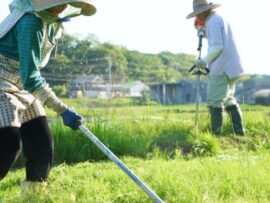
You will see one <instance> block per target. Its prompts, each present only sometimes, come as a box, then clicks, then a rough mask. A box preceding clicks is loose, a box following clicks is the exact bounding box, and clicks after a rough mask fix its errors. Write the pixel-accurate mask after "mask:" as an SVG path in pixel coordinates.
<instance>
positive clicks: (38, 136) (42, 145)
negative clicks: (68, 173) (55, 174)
mask: <svg viewBox="0 0 270 203" xmlns="http://www.w3.org/2000/svg"><path fill="white" fill-rule="evenodd" d="M21 145H22V148H23V154H24V156H25V158H26V180H28V181H46V180H47V178H48V175H49V172H50V169H51V166H52V154H53V139H52V135H51V131H50V129H49V126H48V122H47V119H46V117H39V118H36V119H34V120H31V121H29V122H27V123H25V124H23V125H22V126H21V127H20V128H16V127H8V128H0V180H2V179H3V178H4V177H5V176H6V174H7V173H8V171H9V170H10V168H11V166H12V164H13V163H14V162H15V161H16V159H17V157H18V155H19V153H20V149H21Z"/></svg>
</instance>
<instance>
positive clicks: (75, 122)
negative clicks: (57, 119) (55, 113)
mask: <svg viewBox="0 0 270 203" xmlns="http://www.w3.org/2000/svg"><path fill="white" fill-rule="evenodd" d="M61 116H62V119H63V122H64V125H65V126H68V127H70V128H71V129H73V130H77V129H78V128H79V126H80V124H81V123H82V117H81V116H79V115H78V114H77V113H76V112H75V111H73V110H71V109H69V108H68V109H66V110H65V111H64V112H63V113H62V114H61Z"/></svg>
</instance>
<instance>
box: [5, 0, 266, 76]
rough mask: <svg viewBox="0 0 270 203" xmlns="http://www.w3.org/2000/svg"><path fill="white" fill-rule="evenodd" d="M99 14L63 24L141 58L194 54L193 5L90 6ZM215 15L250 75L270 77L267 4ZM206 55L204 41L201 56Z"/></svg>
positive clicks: (153, 1)
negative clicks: (222, 21) (229, 31)
mask: <svg viewBox="0 0 270 203" xmlns="http://www.w3.org/2000/svg"><path fill="white" fill-rule="evenodd" d="M92 1H93V3H94V5H95V6H96V7H97V13H96V14H95V15H94V16H91V17H78V18H74V19H72V20H71V21H70V22H68V23H66V24H65V29H66V31H67V32H68V33H69V34H81V35H87V34H88V33H92V34H95V35H96V36H97V37H98V39H99V41H100V42H110V43H113V44H116V45H120V46H124V47H126V48H128V49H129V50H137V51H140V52H142V53H154V54H155V53H159V52H161V51H169V52H172V53H186V54H195V55H198V52H197V45H198V39H197V32H196V30H195V29H194V26H193V23H194V19H189V20H186V16H187V14H189V13H190V12H192V0H92ZM0 2H1V4H0V21H1V20H3V19H4V17H5V16H6V15H7V14H8V13H9V10H8V4H9V3H10V2H11V1H10V0H0ZM214 2H218V3H222V6H221V7H220V8H218V9H217V11H218V12H219V13H221V14H222V15H223V16H224V17H225V18H226V19H227V20H228V21H229V23H230V24H231V27H232V29H233V32H234V34H235V38H236V42H237V44H238V47H239V52H240V55H241V57H242V62H243V64H244V67H245V69H246V72H247V73H250V74H254V73H257V74H270V50H269V49H270V25H269V20H268V19H269V15H267V13H269V8H270V1H269V0H256V1H247V0H216V1H214ZM206 52H207V41H205V40H204V41H203V51H202V56H204V55H205V54H206Z"/></svg>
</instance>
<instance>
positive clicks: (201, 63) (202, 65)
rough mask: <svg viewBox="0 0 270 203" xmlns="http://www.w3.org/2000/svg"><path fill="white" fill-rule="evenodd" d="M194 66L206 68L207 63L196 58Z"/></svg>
mask: <svg viewBox="0 0 270 203" xmlns="http://www.w3.org/2000/svg"><path fill="white" fill-rule="evenodd" d="M195 65H196V68H207V63H206V62H205V61H204V60H202V59H197V61H196V62H195Z"/></svg>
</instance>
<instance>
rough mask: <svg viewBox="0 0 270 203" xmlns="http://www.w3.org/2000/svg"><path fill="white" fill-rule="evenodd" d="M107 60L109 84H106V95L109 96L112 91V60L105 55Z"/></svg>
mask: <svg viewBox="0 0 270 203" xmlns="http://www.w3.org/2000/svg"><path fill="white" fill-rule="evenodd" d="M107 61H108V70H107V71H108V74H109V84H107V95H108V96H109V97H111V93H112V62H111V58H110V57H107Z"/></svg>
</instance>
